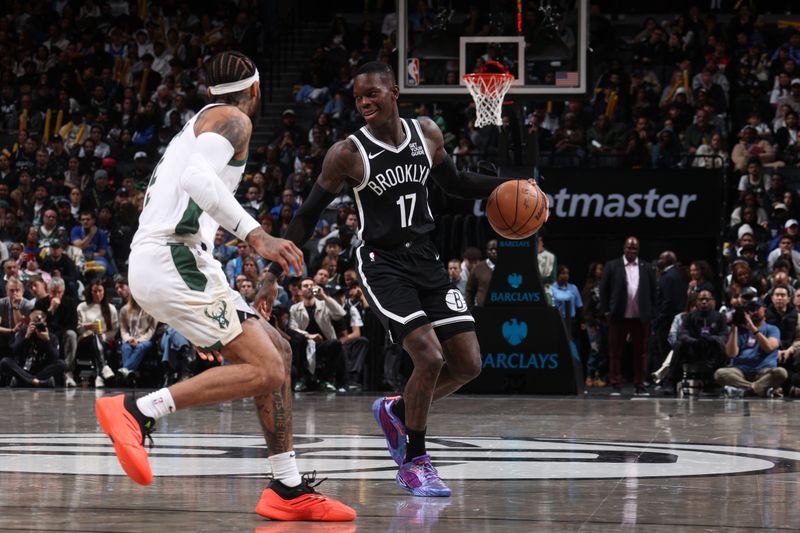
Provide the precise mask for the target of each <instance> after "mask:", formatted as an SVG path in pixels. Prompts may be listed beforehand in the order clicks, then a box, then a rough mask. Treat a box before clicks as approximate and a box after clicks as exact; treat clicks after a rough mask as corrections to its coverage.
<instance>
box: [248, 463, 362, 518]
mask: <svg viewBox="0 0 800 533" xmlns="http://www.w3.org/2000/svg"><path fill="white" fill-rule="evenodd" d="M316 478H317V473H316V472H314V473H313V474H311V475H310V476H309V475H308V474H303V481H302V482H301V483H300V484H299V485H298V486H296V487H287V486H286V485H284V484H283V483H281V482H280V481H278V480H277V479H273V480H272V481H271V482H270V484H269V486H268V487H267V488H266V489H264V492H262V493H261V499H260V500H258V505H256V513H258V514H259V515H261V516H263V517H264V518H269V519H271V520H314V521H320V522H346V521H349V520H355V518H356V512H355V511H354V510H353V509H351V508H350V507H348V506H346V505H345V504H343V503H342V502H340V501H337V500H334V499H332V498H329V497H327V496H325V495H323V494H320V493H319V492H317V491H316V490H314V487H316V486H317V485H319V484H320V483H322V482H323V481H325V480H324V479H323V480H320V481H318V482H317V483H314V480H316ZM312 483H313V485H312Z"/></svg>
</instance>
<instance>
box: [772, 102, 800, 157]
mask: <svg viewBox="0 0 800 533" xmlns="http://www.w3.org/2000/svg"><path fill="white" fill-rule="evenodd" d="M784 120H785V121H786V125H785V126H783V127H782V128H780V129H778V131H776V132H775V145H776V152H777V157H778V159H780V160H782V161H783V162H784V163H786V164H787V165H789V166H797V165H798V164H800V135H798V133H800V127H798V122H799V121H798V114H797V111H795V110H794V109H790V110H789V111H787V112H786V115H785V117H784Z"/></svg>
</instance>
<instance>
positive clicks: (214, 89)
mask: <svg viewBox="0 0 800 533" xmlns="http://www.w3.org/2000/svg"><path fill="white" fill-rule="evenodd" d="M257 81H259V78H258V69H256V71H255V73H254V74H253V75H252V76H250V77H249V78H245V79H243V80H239V81H232V82H230V83H220V84H217V85H212V86H211V87H209V88H208V90H209V92H210V93H211V94H213V95H218V94H228V93H236V92H239V91H243V90H245V89H247V88H248V87H250V86H251V85H253V84H254V83H255V82H257Z"/></svg>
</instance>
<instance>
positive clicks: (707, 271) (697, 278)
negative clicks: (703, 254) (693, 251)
mask: <svg viewBox="0 0 800 533" xmlns="http://www.w3.org/2000/svg"><path fill="white" fill-rule="evenodd" d="M702 289H709V290H711V292H712V294H714V293H715V291H714V272H713V271H712V270H711V265H709V264H708V261H703V260H702V259H698V260H695V261H692V262H691V263H689V285H688V287H687V292H686V294H687V295H689V294H693V293H694V294H697V293H699V292H700V291H701V290H702ZM714 299H715V300H716V297H715V298H714Z"/></svg>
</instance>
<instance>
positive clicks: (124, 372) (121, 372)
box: [117, 366, 131, 379]
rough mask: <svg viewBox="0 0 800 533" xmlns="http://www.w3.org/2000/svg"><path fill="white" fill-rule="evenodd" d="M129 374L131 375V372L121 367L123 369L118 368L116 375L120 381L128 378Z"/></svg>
mask: <svg viewBox="0 0 800 533" xmlns="http://www.w3.org/2000/svg"><path fill="white" fill-rule="evenodd" d="M130 373H131V371H130V370H128V369H127V368H125V367H124V366H123V367H120V368H119V370H117V374H118V375H119V377H121V378H122V379H125V378H127V377H128V374H130Z"/></svg>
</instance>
